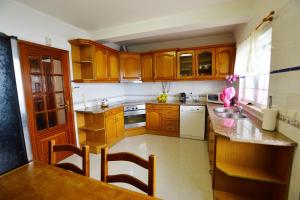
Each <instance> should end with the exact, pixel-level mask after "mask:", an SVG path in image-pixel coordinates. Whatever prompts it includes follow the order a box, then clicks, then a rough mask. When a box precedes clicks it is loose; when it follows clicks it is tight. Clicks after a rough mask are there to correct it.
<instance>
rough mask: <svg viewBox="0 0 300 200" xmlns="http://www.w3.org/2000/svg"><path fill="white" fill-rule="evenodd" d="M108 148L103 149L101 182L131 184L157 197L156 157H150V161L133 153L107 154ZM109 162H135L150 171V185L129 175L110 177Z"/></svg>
mask: <svg viewBox="0 0 300 200" xmlns="http://www.w3.org/2000/svg"><path fill="white" fill-rule="evenodd" d="M107 151H108V149H107V148H102V149H101V181H104V182H107V183H115V182H123V183H128V184H131V185H133V186H135V187H137V188H139V189H140V190H142V191H143V192H145V193H147V194H148V195H150V196H154V195H155V189H156V156H154V155H150V156H149V160H148V161H147V160H145V159H143V158H140V157H138V156H136V155H134V154H132V153H126V152H120V153H112V154H108V153H107ZM108 161H128V162H133V163H135V164H137V165H139V166H141V167H143V168H145V169H148V185H146V184H145V183H144V182H142V181H140V180H139V179H137V178H135V177H133V176H130V175H127V174H117V175H108Z"/></svg>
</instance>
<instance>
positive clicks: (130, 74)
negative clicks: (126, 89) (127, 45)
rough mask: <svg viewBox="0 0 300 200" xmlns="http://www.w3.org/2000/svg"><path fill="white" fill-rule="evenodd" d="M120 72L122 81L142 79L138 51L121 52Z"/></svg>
mask: <svg viewBox="0 0 300 200" xmlns="http://www.w3.org/2000/svg"><path fill="white" fill-rule="evenodd" d="M119 59H120V61H119V62H120V73H121V80H122V81H140V80H141V79H142V73H141V58H140V54H137V53H120V57H119Z"/></svg>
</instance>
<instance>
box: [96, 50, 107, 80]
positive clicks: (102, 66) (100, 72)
mask: <svg viewBox="0 0 300 200" xmlns="http://www.w3.org/2000/svg"><path fill="white" fill-rule="evenodd" d="M93 62H94V66H95V68H96V79H97V80H106V79H108V62H107V50H106V49H103V48H101V47H96V48H95V55H94V61H93Z"/></svg>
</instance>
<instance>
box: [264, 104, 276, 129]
mask: <svg viewBox="0 0 300 200" xmlns="http://www.w3.org/2000/svg"><path fill="white" fill-rule="evenodd" d="M277 114H278V110H277V109H274V108H273V109H269V108H267V109H264V117H263V123H262V129H264V130H267V131H274V130H275V128H276V122H277Z"/></svg>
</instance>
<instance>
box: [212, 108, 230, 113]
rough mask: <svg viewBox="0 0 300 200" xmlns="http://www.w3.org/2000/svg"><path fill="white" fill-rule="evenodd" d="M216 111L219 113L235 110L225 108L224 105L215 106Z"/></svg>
mask: <svg viewBox="0 0 300 200" xmlns="http://www.w3.org/2000/svg"><path fill="white" fill-rule="evenodd" d="M214 111H215V113H216V114H218V113H232V112H233V110H232V109H229V108H224V107H220V108H215V109H214Z"/></svg>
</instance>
